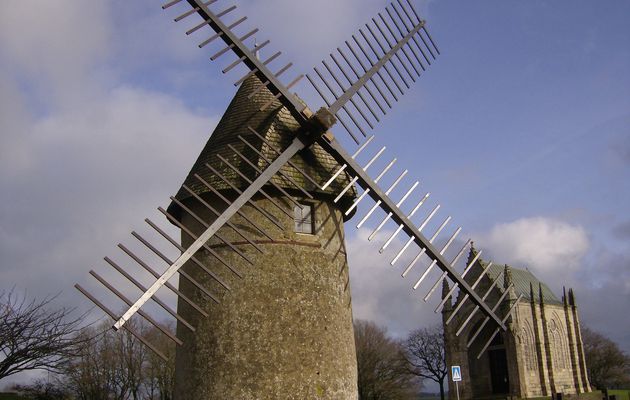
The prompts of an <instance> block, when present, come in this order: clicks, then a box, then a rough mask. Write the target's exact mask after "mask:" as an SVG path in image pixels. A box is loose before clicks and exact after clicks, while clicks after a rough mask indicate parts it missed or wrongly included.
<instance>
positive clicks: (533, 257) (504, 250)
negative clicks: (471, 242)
mask: <svg viewBox="0 0 630 400" xmlns="http://www.w3.org/2000/svg"><path fill="white" fill-rule="evenodd" d="M475 237H476V238H477V243H478V247H481V248H484V249H487V250H488V253H489V254H491V255H492V256H493V261H495V262H498V263H507V264H510V265H513V266H515V267H521V268H522V267H527V268H529V269H530V270H532V271H533V272H534V273H535V274H537V275H538V277H539V278H540V279H542V280H543V281H547V282H548V283H549V284H550V285H551V286H552V288H554V289H556V290H558V288H559V286H561V285H563V284H565V283H566V284H570V283H572V282H573V281H574V279H575V273H576V272H577V271H578V270H579V268H580V267H581V265H582V260H583V258H584V256H585V255H586V253H587V251H588V250H589V246H590V242H589V238H588V235H587V233H586V231H585V229H584V228H582V227H581V226H577V225H571V224H569V223H567V222H564V221H560V220H557V219H552V218H544V217H532V218H521V219H518V220H516V221H513V222H508V223H503V224H497V225H495V226H494V227H493V228H492V229H491V230H490V231H489V232H487V233H482V234H479V235H475Z"/></svg>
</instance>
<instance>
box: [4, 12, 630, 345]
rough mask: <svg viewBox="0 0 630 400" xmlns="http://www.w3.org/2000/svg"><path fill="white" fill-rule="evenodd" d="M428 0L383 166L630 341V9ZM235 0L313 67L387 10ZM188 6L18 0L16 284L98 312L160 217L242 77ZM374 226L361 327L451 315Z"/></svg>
mask: <svg viewBox="0 0 630 400" xmlns="http://www.w3.org/2000/svg"><path fill="white" fill-rule="evenodd" d="M222 3H223V2H219V3H217V4H218V5H217V9H218V8H222V7H221V6H223V5H224V6H225V7H227V6H228V5H230V4H227V3H225V4H222ZM415 4H416V6H417V7H418V9H419V11H420V12H421V14H422V15H423V17H424V18H426V19H427V24H428V27H429V30H430V32H431V34H432V36H433V38H434V39H435V41H436V43H437V45H438V46H439V48H440V51H441V55H440V56H439V57H438V59H437V60H436V61H435V62H434V63H433V65H432V66H431V67H430V68H429V69H428V70H427V72H426V73H424V74H423V76H422V77H420V78H419V79H418V82H417V83H416V84H415V85H414V86H413V87H412V89H411V90H410V91H408V94H407V95H406V96H404V97H402V98H401V99H400V101H399V102H398V103H396V104H395V106H394V108H393V110H392V111H391V112H389V113H388V115H387V116H386V117H385V118H384V119H383V120H382V122H381V123H380V124H378V125H377V127H376V129H375V130H374V132H373V134H374V135H375V136H376V139H375V144H374V145H372V146H371V147H370V149H371V150H369V151H368V150H366V154H365V157H367V156H368V155H369V154H374V152H376V150H378V148H379V147H380V146H387V151H386V153H385V155H384V156H383V159H382V162H386V161H388V160H389V159H391V157H397V158H398V163H397V167H399V168H401V169H402V168H405V169H408V170H409V171H410V173H409V175H410V176H412V177H413V178H415V179H418V180H419V181H420V189H418V194H420V192H423V193H424V192H426V191H430V192H431V197H430V201H429V202H428V204H427V205H426V206H424V207H425V208H423V210H424V212H425V213H427V212H428V210H429V209H430V208H431V207H433V206H435V205H436V204H438V203H439V204H440V205H441V211H440V213H439V218H438V217H436V221H438V220H439V222H441V219H440V218H442V219H443V218H444V217H445V216H447V215H452V216H453V222H452V223H451V224H450V225H449V226H448V227H447V229H446V230H445V232H452V230H454V228H455V227H457V226H462V227H463V231H462V232H463V233H462V234H461V236H460V239H462V240H465V239H466V238H468V237H470V238H473V239H474V240H475V246H476V247H477V248H478V249H482V250H483V251H484V258H486V259H488V260H493V261H494V262H495V263H500V264H503V263H508V264H510V265H512V266H515V267H520V268H528V269H529V270H530V271H532V272H533V273H534V274H535V275H536V276H537V277H538V278H540V279H541V280H542V281H544V282H546V283H547V284H548V285H549V286H550V287H551V288H552V290H553V291H554V292H555V293H556V294H557V296H558V297H559V296H560V295H561V291H562V287H563V286H567V287H573V288H574V290H575V292H576V297H577V301H578V306H579V311H580V318H581V322H582V324H583V325H585V326H588V327H590V328H592V329H595V330H597V331H599V332H601V333H603V334H605V335H607V336H608V337H610V338H611V339H613V340H614V341H616V342H617V343H618V344H619V345H620V346H621V348H622V349H624V350H625V351H627V352H630V317H628V312H627V310H628V307H629V306H630V244H629V243H630V185H629V183H628V182H629V180H630V74H629V73H628V71H630V46H629V45H628V44H629V43H630V25H629V24H628V23H627V16H628V15H630V3H628V2H627V1H614V0H611V1H606V2H594V1H564V0H562V1H561V0H558V1H542V0H532V1H527V2H520V1H519V2H517V1H490V0H479V1H475V2H456V1H450V0H433V1H418V2H415ZM237 5H238V6H239V8H238V9H237V12H238V13H239V16H240V15H247V16H248V17H249V20H248V23H251V24H252V25H251V26H252V27H255V26H258V27H260V29H261V30H260V36H258V37H257V38H256V40H259V41H263V40H265V39H271V41H272V45H270V48H273V49H274V50H282V51H283V55H282V57H283V60H286V61H293V62H294V63H295V66H294V67H293V69H292V71H293V73H294V74H297V73H309V72H311V70H312V68H313V66H315V65H317V64H318V63H319V62H320V61H321V60H322V59H323V58H324V57H326V56H327V54H328V53H330V52H331V51H333V50H334V49H335V48H336V47H337V46H340V45H342V44H343V41H344V40H347V39H349V38H350V35H352V34H354V33H355V32H356V31H357V30H358V29H359V28H360V27H361V26H362V25H363V24H364V23H365V22H367V21H369V19H370V18H372V17H373V16H375V15H376V14H377V13H378V12H381V11H382V10H383V9H384V7H385V6H386V5H387V3H386V2H383V1H377V0H344V1H339V0H337V1H332V0H322V1H318V2H306V1H296V0H293V1H290V0H268V1H264V2H260V1H259V2H255V1H253V0H241V1H239V2H238V3H237ZM174 8H175V7H174ZM181 12H183V11H182V9H169V10H166V11H163V10H161V8H160V4H159V2H156V1H150V0H137V1H134V2H128V1H123V0H111V1H108V2H90V4H86V3H85V2H82V1H79V0H58V1H56V2H46V1H31V2H22V1H18V0H9V1H3V2H2V4H1V5H0V188H1V189H0V276H2V279H1V280H0V291H1V290H10V289H11V288H13V287H14V288H15V289H16V290H19V291H21V292H24V293H25V294H26V295H27V296H31V297H40V298H41V297H44V296H46V295H53V294H56V293H61V294H60V296H59V298H58V299H57V304H58V305H59V306H60V307H61V306H71V307H72V306H76V307H78V311H79V312H80V311H82V310H86V309H88V308H89V304H88V302H87V300H85V299H83V298H82V297H81V295H80V294H78V293H77V292H76V291H75V290H74V288H73V287H72V286H73V285H74V283H75V282H79V283H81V284H82V285H84V286H87V287H90V288H91V287H92V286H90V285H91V283H89V282H90V279H89V278H88V274H87V271H88V270H89V269H91V268H96V269H97V270H102V269H104V265H103V262H102V261H101V260H102V257H103V256H105V255H110V254H112V253H115V245H116V243H118V242H119V241H125V240H126V241H129V238H130V236H129V232H130V231H131V230H140V229H146V228H144V226H143V219H144V218H145V217H150V218H151V219H152V220H160V216H159V213H158V212H157V211H156V207H157V206H159V205H162V206H164V205H167V204H168V196H170V195H173V194H174V193H175V192H176V191H177V189H178V188H179V185H180V184H181V183H182V181H183V178H184V177H185V175H186V174H187V172H188V170H189V168H190V166H191V165H192V163H193V161H194V160H195V159H196V157H197V155H198V153H199V151H200V150H201V148H202V147H203V145H204V144H205V142H206V141H207V139H208V137H209V134H210V133H211V132H212V130H213V128H214V126H215V125H216V123H217V122H218V120H219V118H220V117H221V115H222V113H223V111H224V110H225V107H226V106H227V104H228V102H229V101H230V100H231V98H232V96H233V94H234V93H235V90H236V89H235V87H234V86H233V85H232V82H234V81H235V80H236V79H237V78H238V74H228V75H227V76H222V73H221V72H220V70H221V69H222V68H224V67H225V65H227V64H229V62H231V60H227V59H225V60H221V61H220V62H219V63H211V62H210V61H209V56H210V55H211V53H212V52H214V51H212V50H216V48H213V49H202V50H200V49H199V48H197V46H196V44H197V43H199V42H200V41H202V40H203V39H205V37H204V34H199V35H198V34H194V35H191V36H190V37H187V36H186V35H185V34H184V32H185V31H186V30H187V29H189V28H190V27H192V26H194V25H195V24H196V21H193V20H192V19H191V20H190V21H187V20H184V21H183V22H179V23H175V22H173V18H174V17H175V16H177V15H179V14H180V13H181ZM206 36H208V35H207V34H206ZM269 51H271V50H269ZM268 54H271V53H268ZM262 56H264V54H263V55H262ZM296 90H297V92H298V93H299V94H300V96H302V97H303V98H304V99H305V100H306V101H307V102H308V104H309V105H310V107H311V108H313V109H316V108H318V107H319V104H317V101H315V98H314V97H312V96H311V95H310V94H309V88H308V87H307V86H306V85H305V84H301V85H300V86H299V87H297V89H296ZM335 132H339V133H338V134H337V135H338V136H339V137H341V136H342V135H343V133H342V131H341V130H339V129H337V130H335ZM360 161H361V162H363V161H362V160H360ZM377 169H378V167H375V169H374V170H377ZM410 179H411V178H410ZM411 183H412V181H408V183H407V185H411ZM407 187H408V186H407ZM397 196H398V197H400V193H396V192H394V193H393V197H394V198H396V197H397ZM366 211H367V209H366V207H363V208H361V209H360V210H359V213H358V215H363V214H364V213H365V212H366ZM419 215H420V214H419ZM417 219H418V221H419V219H420V218H419V217H418V218H417ZM358 220H359V217H355V218H354V219H353V220H351V221H349V222H348V223H346V232H347V237H348V239H347V244H348V253H349V254H348V259H349V265H350V271H351V290H352V295H353V312H354V316H355V318H361V319H370V320H373V321H375V322H377V323H378V324H380V325H382V326H385V327H387V329H388V330H389V332H390V333H391V334H392V335H394V336H397V337H404V336H405V335H406V334H407V333H408V332H409V331H410V330H411V329H415V328H418V327H423V326H428V325H432V324H435V323H438V322H439V316H438V315H436V314H434V312H433V308H434V306H435V303H436V301H435V300H436V299H435V298H434V299H432V300H430V301H429V303H430V304H424V303H423V301H422V297H423V296H424V294H425V293H426V290H427V288H424V287H421V288H419V289H418V290H417V291H413V290H411V282H410V280H408V279H407V280H404V279H401V277H400V270H397V269H395V268H392V267H390V266H389V263H388V261H389V260H390V259H391V254H392V253H391V252H390V253H388V252H387V251H386V252H385V254H383V255H380V254H379V253H378V248H379V247H380V245H379V244H382V241H383V239H384V238H386V237H387V236H388V235H387V234H388V232H391V230H392V229H394V228H395V227H392V226H386V227H385V228H384V230H383V234H382V235H381V236H380V237H377V239H376V240H375V241H374V242H376V243H373V242H369V241H367V240H366V238H367V236H368V235H369V233H370V231H371V230H370V229H369V228H362V229H359V230H357V229H355V226H356V224H357V222H358ZM374 223H378V221H377V219H376V218H374V220H373V221H372V224H373V225H374ZM372 228H373V226H372ZM427 229H428V231H430V230H431V227H427ZM404 239H405V238H401V239H400V240H401V241H404ZM441 240H443V239H441ZM401 245H402V242H395V243H394V244H393V245H392V246H391V248H392V251H393V252H394V253H395V252H396V249H398V248H400V246H401ZM396 246H398V247H396ZM413 255H414V254H411V253H409V254H405V256H404V257H407V258H409V257H412V256H413ZM388 256H389V257H388ZM403 261H404V260H403ZM403 261H401V264H402V263H403ZM460 270H461V269H460ZM432 277H433V275H432ZM433 279H435V277H433ZM432 283H433V282H430V283H429V287H430V284H432Z"/></svg>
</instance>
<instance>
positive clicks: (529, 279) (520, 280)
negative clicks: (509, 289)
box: [482, 261, 562, 304]
mask: <svg viewBox="0 0 630 400" xmlns="http://www.w3.org/2000/svg"><path fill="white" fill-rule="evenodd" d="M482 264H483V265H484V266H485V265H487V264H486V263H485V262H484V261H482ZM505 267H506V265H497V264H493V265H491V266H490V268H488V272H487V275H488V277H489V278H491V279H495V278H496V277H497V276H499V282H498V283H497V286H498V287H499V288H501V289H502V290H503V287H504V279H505V276H504V275H502V274H501V273H502V272H503V271H504V270H505ZM507 267H508V268H509V270H510V271H511V273H512V282H513V283H514V291H515V293H516V296H520V295H521V294H522V295H523V300H528V301H531V300H532V298H531V292H530V284H531V287H532V288H533V289H534V301H535V302H536V303H539V302H540V296H539V291H538V285H539V284H540V287H541V288H542V293H543V297H544V300H545V304H562V302H561V301H560V300H559V299H558V298H557V297H556V295H554V294H553V292H552V291H551V289H549V287H548V286H547V285H546V284H545V283H543V282H541V281H540V280H538V278H536V277H535V276H534V274H532V273H531V272H530V271H529V270H527V269H519V268H514V267H511V266H507Z"/></svg>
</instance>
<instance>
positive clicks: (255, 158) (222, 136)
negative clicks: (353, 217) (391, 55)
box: [169, 76, 356, 215]
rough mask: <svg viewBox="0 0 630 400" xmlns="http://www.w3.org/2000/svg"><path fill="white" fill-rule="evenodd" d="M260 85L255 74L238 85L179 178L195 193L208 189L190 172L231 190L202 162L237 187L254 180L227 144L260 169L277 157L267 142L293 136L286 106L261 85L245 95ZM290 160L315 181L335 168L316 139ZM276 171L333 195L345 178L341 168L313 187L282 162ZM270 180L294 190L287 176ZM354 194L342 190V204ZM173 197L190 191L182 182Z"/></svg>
mask: <svg viewBox="0 0 630 400" xmlns="http://www.w3.org/2000/svg"><path fill="white" fill-rule="evenodd" d="M261 85H262V83H261V81H260V80H259V79H258V78H257V77H255V76H251V77H249V78H248V79H246V80H245V81H244V82H243V83H242V84H241V86H240V87H239V89H238V91H237V93H236V95H235V96H234V98H233V99H232V101H231V102H230V105H229V106H228V108H227V109H226V111H225V113H224V115H223V117H222V118H221V120H220V121H219V123H218V124H217V127H216V128H215V130H214V132H213V133H212V134H211V135H210V138H209V140H208V142H207V143H206V145H205V146H204V148H203V150H202V151H201V153H200V155H199V157H198V158H197V161H196V162H195V163H194V165H193V167H192V168H191V170H190V172H189V173H188V176H187V177H186V179H185V180H184V184H185V185H186V186H188V187H189V188H190V189H191V190H193V191H194V192H195V193H196V194H198V195H203V194H205V193H208V192H210V190H209V189H208V188H207V187H206V186H205V185H204V184H203V183H202V182H200V181H199V180H198V179H197V178H196V177H195V174H198V175H199V176H200V177H201V178H203V179H204V180H205V181H207V182H208V183H209V184H210V185H212V186H213V187H214V188H215V189H217V190H231V189H230V187H229V185H227V184H226V183H225V182H223V180H221V178H220V177H218V176H216V175H215V174H214V173H213V172H212V171H211V170H210V169H209V168H208V167H207V166H206V164H209V165H211V166H212V167H214V168H215V169H216V170H217V171H218V172H220V173H221V174H222V175H223V176H224V177H225V178H227V179H228V180H229V181H230V182H232V183H233V184H234V185H235V186H236V187H238V188H239V189H244V188H246V187H247V186H248V185H249V182H248V181H247V179H249V180H254V179H255V178H256V177H257V176H258V174H259V173H258V172H257V171H256V170H255V169H254V168H252V167H251V166H250V165H248V162H247V161H244V160H243V159H242V158H241V157H239V156H238V155H237V154H236V153H235V152H234V151H233V150H232V149H230V146H232V147H233V148H234V149H236V150H237V151H238V152H239V153H241V154H242V155H243V156H244V157H245V158H246V159H247V160H248V161H249V162H251V163H252V164H253V165H255V166H256V167H257V168H258V169H259V170H261V171H262V170H264V169H265V168H266V167H267V165H268V164H267V161H266V160H265V159H267V160H273V159H275V158H276V156H277V154H276V153H275V152H274V150H273V149H272V148H270V147H274V148H276V149H279V150H283V149H285V148H286V147H287V146H288V145H289V144H290V143H291V141H292V140H293V138H294V137H295V136H296V133H297V131H298V129H299V128H300V125H299V124H298V122H297V121H296V120H295V119H294V118H293V116H292V115H291V113H290V112H289V110H288V109H287V108H286V107H284V106H283V105H282V104H281V103H280V101H278V100H277V99H276V98H275V97H274V96H273V94H272V93H271V92H270V91H269V90H268V89H267V88H262V89H260V90H259V91H258V93H256V94H255V95H254V96H250V94H251V93H253V92H254V91H255V90H256V89H258V88H259V87H260V86H261ZM268 101H272V103H271V106H269V107H267V108H266V109H265V110H264V111H260V108H261V107H262V106H263V105H264V104H266V103H267V102H268ZM248 127H251V128H252V129H254V130H255V131H256V132H258V133H259V134H260V135H261V136H262V137H264V138H265V139H266V141H267V142H268V143H269V145H268V144H266V143H265V142H264V141H262V140H260V139H259V138H258V137H257V136H256V135H255V134H253V133H252V132H251V131H250V130H249V129H248ZM239 136H241V137H242V138H243V139H245V140H246V141H247V142H249V143H250V144H251V145H252V146H253V147H254V148H255V149H256V151H258V152H260V153H261V154H262V156H261V155H259V154H257V152H256V151H254V150H253V149H251V148H250V147H248V146H247V145H246V144H245V143H243V142H242V141H241V140H240V139H239ZM219 156H221V157H223V158H224V159H225V160H227V161H228V162H229V163H230V164H231V165H232V166H234V167H235V168H236V169H237V170H238V171H240V172H241V173H242V174H243V175H244V176H245V177H246V178H247V179H244V178H243V177H241V176H239V174H238V173H237V172H235V171H234V170H233V169H231V168H230V167H229V166H228V165H226V164H225V163H224V162H223V161H221V160H220V159H219ZM291 161H292V162H293V163H294V164H295V165H297V166H298V167H299V168H300V169H302V170H303V171H304V172H305V173H307V174H308V175H309V176H311V177H312V178H313V179H314V180H315V182H319V183H323V182H326V181H328V179H330V177H331V176H332V175H333V174H334V173H335V172H336V170H337V169H338V168H339V164H338V163H337V162H336V161H335V160H334V159H333V158H332V156H330V155H329V154H328V153H327V152H326V151H325V150H324V149H322V148H321V146H319V144H317V143H315V144H314V145H312V146H310V147H308V148H305V149H304V150H302V151H300V152H299V153H298V154H296V155H295V156H293V158H292V159H291ZM281 173H283V174H285V175H287V176H289V177H291V178H292V179H293V180H294V181H295V182H296V183H297V184H299V185H300V186H302V187H303V188H304V189H305V190H306V191H308V192H309V193H311V194H314V195H315V194H320V195H331V196H332V195H335V196H336V194H337V193H339V192H340V191H341V190H342V189H343V188H344V187H345V186H346V185H347V184H348V183H349V182H350V179H349V178H348V175H347V174H345V173H343V174H340V176H339V177H338V178H337V179H336V181H335V182H333V183H332V184H331V185H330V186H329V187H328V188H327V189H326V190H321V188H320V187H319V186H316V185H314V184H313V183H311V182H310V181H309V180H308V179H306V178H304V176H303V175H302V174H301V173H300V172H299V171H297V170H296V169H295V168H293V167H292V166H290V165H288V164H286V165H285V166H283V167H282V169H281ZM271 181H272V182H273V183H275V184H276V185H278V186H279V187H281V188H283V189H285V190H287V191H288V192H290V193H291V191H293V192H294V193H295V191H296V190H297V189H296V187H295V186H294V185H293V184H292V183H291V182H290V181H288V180H286V179H284V178H283V177H281V176H279V174H276V175H274V177H273V178H272V179H271ZM269 185H270V183H267V186H269ZM355 196H356V191H355V189H354V188H352V190H349V191H348V192H347V193H346V194H345V196H344V200H345V201H344V202H343V203H342V204H344V203H347V201H348V199H353V198H354V197H355ZM175 197H176V198H177V199H178V200H180V201H184V200H186V199H188V198H190V197H192V196H191V195H190V194H189V193H188V192H187V191H186V190H185V189H184V188H183V187H182V188H180V190H179V192H178V193H177V195H176V196H175ZM169 211H170V212H172V213H173V214H174V215H178V213H179V211H180V210H179V207H178V206H177V205H176V204H175V203H171V205H170V207H169Z"/></svg>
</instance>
